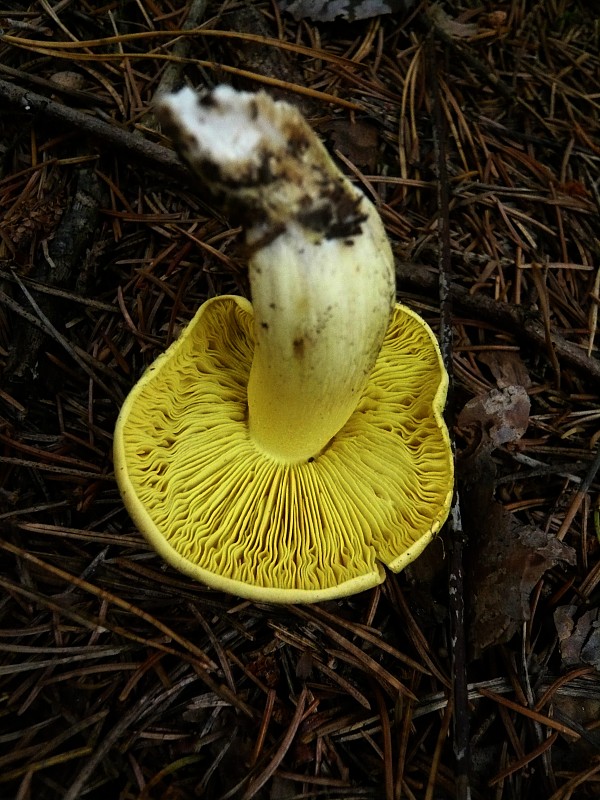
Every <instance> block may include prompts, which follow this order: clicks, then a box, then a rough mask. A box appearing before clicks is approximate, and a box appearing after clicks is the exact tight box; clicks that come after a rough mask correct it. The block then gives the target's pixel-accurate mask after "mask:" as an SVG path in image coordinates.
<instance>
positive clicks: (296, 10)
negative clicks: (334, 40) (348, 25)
mask: <svg viewBox="0 0 600 800" xmlns="http://www.w3.org/2000/svg"><path fill="white" fill-rule="evenodd" d="M414 3H415V0H279V6H280V8H281V9H282V11H289V13H290V14H291V15H292V16H293V17H294V19H295V20H300V19H312V20H315V21H316V22H333V21H334V20H335V19H342V20H346V21H347V22H354V21H355V20H358V19H369V18H371V17H378V16H379V15H380V14H393V13H395V12H401V13H402V12H405V11H408V9H409V8H410V7H411V6H412V5H414Z"/></svg>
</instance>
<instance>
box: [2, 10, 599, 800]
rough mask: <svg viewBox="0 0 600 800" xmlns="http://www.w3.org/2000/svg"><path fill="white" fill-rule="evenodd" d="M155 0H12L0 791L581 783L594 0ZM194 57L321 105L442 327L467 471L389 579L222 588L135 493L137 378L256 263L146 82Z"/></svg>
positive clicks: (460, 456)
mask: <svg viewBox="0 0 600 800" xmlns="http://www.w3.org/2000/svg"><path fill="white" fill-rule="evenodd" d="M143 5H144V8H143V9H142V6H141V5H140V4H138V3H134V2H124V3H120V4H113V5H111V6H110V7H106V8H104V7H103V8H102V9H96V8H94V7H93V4H90V3H87V2H84V0H73V2H62V3H58V4H56V5H55V6H53V7H52V8H51V7H50V5H48V4H47V3H45V2H41V0H40V2H33V3H31V4H30V5H29V6H25V5H24V4H20V3H14V4H13V9H12V10H11V12H10V13H9V12H5V11H3V12H2V14H0V27H1V28H2V30H3V35H2V37H0V49H1V52H0V96H1V97H2V110H1V111H0V126H1V136H0V153H1V156H2V158H1V164H0V170H1V172H0V206H1V207H2V209H3V213H2V220H1V222H0V369H1V376H2V377H1V378H0V445H1V450H0V547H1V548H2V557H1V559H0V585H1V587H2V593H1V595H0V654H1V656H0V698H1V700H2V706H1V710H0V797H11V798H13V797H14V798H19V800H25V799H26V798H35V799H36V800H53V799H54V798H57V799H58V798H67V800H75V798H80V797H87V798H105V797H111V798H112V797H114V798H122V799H123V800H133V799H134V798H141V799H142V800H143V799H145V800H151V799H152V798H169V800H186V799H187V798H195V797H206V798H223V800H224V798H227V797H229V798H239V797H244V798H282V799H283V798H287V799H291V798H295V797H316V798H346V799H348V798H361V799H362V798H373V800H375V799H376V798H377V799H379V798H382V797H385V798H386V800H397V799H398V798H409V800H412V798H424V799H425V800H432V799H433V798H453V797H460V798H466V797H467V796H468V794H469V793H470V794H471V796H472V797H474V798H490V797H494V798H499V799H504V798H507V799H508V798H520V799H523V800H526V799H527V798H536V800H537V798H542V797H543V798H552V800H559V799H561V800H562V798H564V799H565V800H566V798H587V797H590V798H591V797H596V796H597V795H598V791H599V789H598V785H599V781H600V759H599V755H600V733H599V732H598V722H597V720H598V718H599V715H600V708H599V699H598V698H599V697H600V693H599V678H598V669H599V668H600V641H599V637H598V634H597V630H598V597H599V595H598V580H599V578H600V560H599V557H598V556H599V544H598V528H599V522H598V515H597V503H598V489H599V486H598V479H597V468H598V463H599V459H598V456H597V453H598V438H599V436H598V431H599V425H598V421H599V419H600V412H599V411H598V386H599V377H600V366H599V362H598V349H597V334H596V326H597V304H598V298H599V296H600V272H598V263H599V261H598V256H599V249H600V246H599V241H598V214H599V212H600V195H599V186H598V174H599V167H600V135H599V108H598V98H597V91H596V90H597V85H598V81H599V80H600V59H599V57H598V52H599V51H600V48H599V42H598V36H599V32H598V26H597V22H596V21H595V20H594V19H593V15H592V12H591V11H590V10H589V8H588V6H587V4H584V3H566V2H563V1H562V0H553V2H550V3H546V4H538V5H536V4H533V5H532V4H522V3H518V2H516V0H515V1H514V2H512V4H508V5H504V6H494V5H493V4H489V3H486V4H483V5H481V4H475V3H471V2H468V3H466V4H463V5H461V6H459V5H458V4H455V3H449V4H446V5H445V6H444V11H445V13H442V12H441V11H440V10H439V9H436V8H435V7H434V8H429V7H428V6H427V4H425V3H421V4H414V5H413V6H412V8H411V9H410V10H409V11H408V12H406V14H405V16H404V17H403V16H402V13H400V14H396V15H394V16H382V17H375V18H373V19H366V20H362V21H360V22H355V23H347V22H339V23H336V24H335V25H329V24H327V23H317V22H313V21H311V20H310V19H304V20H301V21H298V22H296V21H295V20H294V19H293V18H292V17H291V16H290V15H288V14H279V13H278V9H277V6H276V5H273V4H270V3H265V4H262V3H257V4H251V5H243V4H236V3H229V4H227V3H226V4H225V5H222V4H216V3H210V2H209V3H207V4H205V3H198V2H189V3H187V5H185V6H184V7H176V6H174V5H172V4H171V3H168V2H162V1H161V0H156V1H153V2H152V3H148V4H143ZM186 21H187V27H188V28H197V27H198V26H199V25H201V26H202V30H201V31H198V32H196V33H195V34H194V35H193V36H189V37H181V36H179V35H178V34H177V31H180V30H182V29H183V28H184V27H185V26H186ZM257 36H258V37H260V36H263V37H268V42H267V43H265V42H264V41H262V40H257V39H256V37H257ZM183 75H185V78H186V79H187V80H188V81H189V82H190V83H191V84H192V85H195V86H199V85H203V86H205V85H209V86H211V85H214V84H215V83H218V82H222V81H226V82H230V83H232V84H233V85H235V86H236V87H238V88H244V89H251V90H256V89H258V88H267V89H268V90H269V91H271V92H273V93H274V94H275V95H276V96H278V97H285V98H286V99H288V100H291V101H292V102H295V103H297V104H298V105H299V106H300V108H301V109H302V111H303V112H304V113H305V114H306V115H307V117H308V119H309V120H310V122H311V124H313V126H314V127H315V128H316V129H317V131H318V132H319V134H320V135H321V136H322V137H323V139H324V141H325V142H326V144H327V146H328V147H329V148H330V149H331V150H332V151H334V152H335V153H336V155H337V157H338V158H339V160H340V163H341V164H342V166H343V168H344V170H345V171H346V172H347V173H348V174H349V175H351V176H352V177H353V179H355V180H356V181H357V182H358V183H359V184H360V185H362V186H363V188H364V189H365V191H367V193H368V194H370V195H371V196H373V197H375V198H376V199H377V202H378V203H379V208H380V212H381V215H382V218H383V220H384V222H385V224H386V227H387V230H388V233H389V235H390V238H391V240H392V244H393V247H394V252H395V255H396V258H397V265H398V287H399V299H401V300H402V301H403V302H405V303H406V304H407V305H409V306H410V307H411V308H413V309H415V310H416V311H418V312H419V313H420V314H422V315H423V316H424V317H425V318H426V319H427V321H428V322H429V323H430V324H431V325H432V327H433V328H434V330H435V331H436V332H437V333H438V334H439V335H440V337H441V339H442V342H443V351H444V356H445V358H446V362H447V365H448V366H449V371H450V373H451V379H452V391H451V394H450V399H449V404H448V409H447V418H448V422H449V426H450V428H451V432H452V436H453V440H454V442H455V447H456V453H457V488H458V495H457V502H456V503H455V506H454V509H453V513H452V515H451V522H450V524H449V525H448V526H447V527H446V529H445V530H444V531H443V532H442V534H441V535H440V537H438V539H437V540H436V541H435V542H434V543H433V544H432V545H431V546H430V547H429V548H428V549H427V550H426V551H425V553H424V554H423V556H421V557H420V558H419V559H418V560H417V561H416V562H415V563H414V564H413V565H411V566H410V567H409V568H408V569H407V570H406V571H405V572H404V573H402V574H400V575H398V576H393V575H389V576H388V579H387V580H386V582H385V583H384V584H383V585H382V586H381V587H379V588H377V589H375V590H373V591H371V592H367V593H365V594H362V595H357V596H355V597H351V598H348V599H346V600H343V601H336V602H330V603H326V604H322V605H318V606H313V607H292V606H290V607H277V608H276V607H269V606H266V605H264V606H263V605H260V604H255V603H250V602H241V601H239V600H238V599H236V598H234V597H229V596H226V595H221V594H218V593H215V592H211V591H209V590H208V589H206V588H204V587H203V586H202V585H200V584H197V583H194V582H192V581H189V580H187V579H186V578H185V577H184V576H182V575H179V574H178V573H176V572H174V571H173V570H171V569H170V568H167V567H165V565H164V564H163V563H162V562H161V560H160V558H159V557H158V556H157V555H155V554H154V552H152V551H151V550H150V548H149V547H148V546H147V545H146V543H145V542H144V540H143V539H142V537H141V536H140V534H139V533H138V532H137V530H136V529H135V527H134V525H133V523H132V522H131V521H130V519H129V517H128V515H127V514H126V512H125V510H124V508H123V505H122V502H121V499H120V497H119V493H118V490H117V488H116V485H115V482H114V477H113V467H112V456H111V442H112V432H113V428H114V423H115V420H116V415H117V413H118V410H119V408H120V406H121V404H122V402H123V399H124V397H125V395H126V394H127V392H128V390H129V388H130V387H131V386H132V384H133V383H134V382H135V381H136V380H137V378H138V377H139V376H140V374H141V373H142V371H143V370H144V368H145V367H146V366H148V364H150V363H151V362H152V360H153V359H154V358H155V357H156V356H157V355H158V354H159V353H161V352H162V351H163V350H164V348H165V347H166V346H167V345H168V344H169V343H170V342H171V341H173V339H174V338H175V337H176V336H177V335H178V333H179V331H180V330H181V329H182V327H183V326H184V325H185V324H186V322H187V321H188V320H189V319H190V318H191V316H192V315H193V313H194V311H195V310H196V309H197V307H198V306H199V305H200V303H202V301H203V300H204V299H206V298H207V297H209V296H213V295H214V294H225V293H233V294H242V295H247V279H246V274H245V267H244V263H245V255H244V252H243V248H242V247H241V246H240V242H239V231H238V230H237V229H235V228H233V227H232V226H231V225H230V223H229V222H228V220H227V218H226V217H224V216H223V215H222V214H221V213H219V212H217V211H215V210H213V208H212V206H211V203H210V199H209V198H208V197H206V196H205V195H204V193H203V192H202V191H201V190H199V188H198V187H197V186H195V185H194V184H193V182H192V181H191V180H190V179H188V178H187V176H186V173H185V171H184V170H182V169H181V168H180V167H179V165H178V162H177V160H176V159H175V158H174V156H173V153H172V151H170V150H169V149H168V148H169V143H168V141H167V140H166V139H165V138H164V137H163V136H162V135H161V134H160V133H159V132H158V131H157V129H156V125H155V120H154V118H153V115H152V113H151V112H150V111H149V107H150V104H151V100H152V97H153V96H154V94H155V92H156V91H157V89H158V88H159V87H160V86H162V87H165V86H168V85H175V84H176V83H177V82H179V81H181V80H182V76H183ZM442 165H443V167H442ZM463 607H464V612H463Z"/></svg>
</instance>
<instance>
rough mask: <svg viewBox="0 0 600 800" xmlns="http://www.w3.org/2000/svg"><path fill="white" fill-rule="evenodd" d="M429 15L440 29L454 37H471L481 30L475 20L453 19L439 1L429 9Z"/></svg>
mask: <svg viewBox="0 0 600 800" xmlns="http://www.w3.org/2000/svg"><path fill="white" fill-rule="evenodd" d="M429 17H430V19H431V21H432V22H433V24H434V25H435V27H436V28H438V30H440V31H442V33H445V34H446V35H447V36H450V37H452V38H453V39H471V38H472V37H473V36H476V35H477V33H478V30H479V29H478V27H477V25H476V24H475V23H473V22H460V21H459V20H456V19H452V17H450V16H449V15H448V14H446V12H445V11H444V9H443V8H442V7H441V6H440V5H438V4H437V3H434V5H432V6H431V8H430V9H429Z"/></svg>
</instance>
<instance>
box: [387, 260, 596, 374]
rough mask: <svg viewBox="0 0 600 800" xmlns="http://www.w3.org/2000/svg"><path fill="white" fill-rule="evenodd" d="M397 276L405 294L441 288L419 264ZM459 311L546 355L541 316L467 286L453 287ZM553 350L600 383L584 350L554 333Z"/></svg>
mask: <svg viewBox="0 0 600 800" xmlns="http://www.w3.org/2000/svg"><path fill="white" fill-rule="evenodd" d="M396 276H397V278H398V284H399V286H400V289H401V291H402V290H403V291H405V292H408V291H424V292H427V293H428V294H429V293H431V294H433V293H434V292H435V288H436V285H437V278H436V276H435V273H432V272H430V271H428V268H427V267H425V266H424V267H423V268H422V269H419V266H418V265H415V264H397V265H396ZM450 288H451V292H452V299H453V304H454V308H455V311H461V312H463V313H467V314H469V315H470V316H473V317H474V318H475V319H482V320H485V321H486V322H489V323H491V324H493V325H497V326H498V327H499V328H509V329H510V330H511V331H512V332H513V333H514V334H515V336H517V337H518V338H520V339H525V340H528V341H530V342H532V343H533V344H535V346H536V347H539V348H541V349H542V350H544V351H546V348H547V345H546V330H545V328H544V323H543V322H542V321H541V320H540V319H539V317H538V316H537V314H535V313H534V312H532V311H530V310H528V309H525V308H523V307H522V306H516V305H513V304H512V303H503V302H500V301H498V300H494V299H493V298H491V297H488V296H486V295H481V294H469V292H468V290H467V289H465V288H464V286H460V285H459V284H458V283H454V282H452V283H451V284H450ZM551 341H552V346H553V347H554V352H555V353H556V356H557V358H558V359H559V360H562V361H563V362H564V363H565V364H568V365H569V366H570V367H573V368H574V369H576V370H577V371H578V372H580V373H581V374H582V375H583V376H584V377H585V378H588V379H591V380H593V381H599V380H600V361H598V359H596V358H592V357H590V356H588V355H587V353H586V352H585V349H584V348H583V347H578V346H577V345H576V344H573V343H572V342H569V341H567V340H566V339H565V338H564V337H563V336H561V335H560V334H559V333H556V332H554V331H553V332H552V333H551Z"/></svg>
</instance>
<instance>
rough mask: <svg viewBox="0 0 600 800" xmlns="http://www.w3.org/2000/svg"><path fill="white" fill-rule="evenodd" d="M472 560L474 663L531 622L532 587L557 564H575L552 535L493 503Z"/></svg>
mask: <svg viewBox="0 0 600 800" xmlns="http://www.w3.org/2000/svg"><path fill="white" fill-rule="evenodd" d="M470 560H471V569H470V584H471V591H470V607H471V625H470V633H471V645H472V648H473V655H474V657H475V658H478V657H479V656H480V655H481V653H482V651H483V650H484V649H485V648H486V647H490V646H491V645H495V644H501V643H503V642H508V641H509V640H510V639H511V638H512V636H513V635H514V634H515V633H516V631H517V630H518V629H519V627H520V626H521V625H522V624H523V622H525V621H526V620H528V619H529V618H530V607H529V602H530V595H531V592H532V591H533V588H534V586H535V585H536V583H537V582H538V581H539V580H540V578H541V577H542V576H543V574H544V573H545V572H546V571H547V570H549V569H551V568H552V567H554V566H555V565H556V564H558V563H559V562H564V563H567V564H571V565H573V564H575V561H576V553H575V550H573V548H572V547H569V546H568V545H566V544H564V543H563V542H561V541H559V540H558V539H557V538H556V537H555V536H553V535H552V534H547V533H544V532H543V531H541V530H539V529H538V528H535V527H534V526H532V525H522V524H520V523H519V522H518V521H517V520H516V519H515V518H514V517H513V516H512V515H511V514H507V513H506V512H505V511H504V509H503V508H502V505H501V504H500V503H498V502H496V501H492V502H491V503H490V505H489V508H488V513H487V515H486V517H485V518H484V519H482V520H481V527H480V535H479V538H478V539H477V540H475V541H473V542H472V545H471V559H470Z"/></svg>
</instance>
